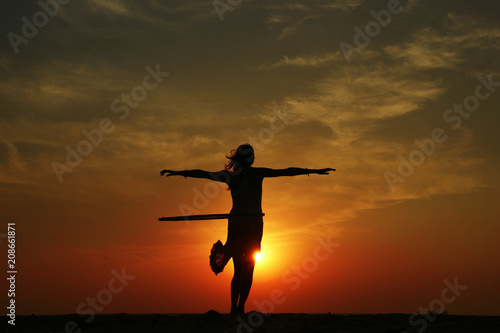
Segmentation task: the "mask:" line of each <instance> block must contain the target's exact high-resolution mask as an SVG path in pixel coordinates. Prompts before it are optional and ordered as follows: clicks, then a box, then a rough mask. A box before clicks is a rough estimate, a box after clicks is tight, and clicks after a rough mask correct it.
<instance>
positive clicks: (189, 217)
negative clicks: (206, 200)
mask: <svg viewBox="0 0 500 333" xmlns="http://www.w3.org/2000/svg"><path fill="white" fill-rule="evenodd" d="M264 215H266V214H264V213H262V215H261V214H254V215H250V214H241V215H238V214H205V215H185V216H170V217H160V218H159V219H158V221H197V220H199V221H201V220H224V219H228V218H229V217H230V216H264Z"/></svg>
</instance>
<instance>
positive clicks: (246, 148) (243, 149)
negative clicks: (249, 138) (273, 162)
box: [226, 144, 255, 170]
mask: <svg viewBox="0 0 500 333" xmlns="http://www.w3.org/2000/svg"><path fill="white" fill-rule="evenodd" d="M226 157H227V158H228V159H229V162H228V163H227V164H226V170H236V169H238V168H240V167H242V168H245V167H249V166H251V165H252V164H253V161H254V160H255V153H254V151H253V147H252V146H251V145H249V144H242V145H240V146H239V147H238V148H237V149H235V150H231V155H230V156H226Z"/></svg>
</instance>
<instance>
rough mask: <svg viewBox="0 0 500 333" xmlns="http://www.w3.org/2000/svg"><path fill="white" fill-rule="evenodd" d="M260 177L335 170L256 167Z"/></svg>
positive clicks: (320, 173) (321, 173) (319, 173)
mask: <svg viewBox="0 0 500 333" xmlns="http://www.w3.org/2000/svg"><path fill="white" fill-rule="evenodd" d="M257 169H259V172H260V174H261V175H262V177H282V176H298V175H309V174H318V175H328V171H335V169H332V168H325V169H303V168H287V169H270V168H257Z"/></svg>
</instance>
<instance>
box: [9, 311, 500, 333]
mask: <svg viewBox="0 0 500 333" xmlns="http://www.w3.org/2000/svg"><path fill="white" fill-rule="evenodd" d="M427 318H428V319H425V317H420V316H419V317H416V318H412V319H413V321H412V323H410V322H409V319H410V315H409V314H361V315H335V314H272V315H264V314H261V313H258V312H251V313H248V314H246V315H245V316H244V317H240V318H231V317H230V316H229V315H227V314H220V313H218V312H216V311H213V310H211V311H208V312H207V313H204V314H180V315H167V314H116V315H97V316H96V317H95V318H93V320H92V321H91V322H90V323H86V322H85V320H89V319H90V317H89V316H88V315H86V316H80V315H77V314H70V315H60V316H34V315H33V316H16V321H15V322H16V325H15V326H12V325H10V324H8V323H7V320H8V318H7V317H6V316H4V317H3V318H2V319H3V320H2V324H1V325H0V332H65V333H66V332H68V333H69V332H71V333H73V332H74V333H77V332H92V333H98V332H106V333H113V332H120V333H122V332H203V333H205V332H208V333H210V332H217V333H223V332H227V333H232V332H237V333H249V332H255V333H259V332H297V333H298V332H301V333H302V332H304V333H305V332H339V333H340V332H343V333H357V332H373V333H403V332H407V333H414V332H420V333H422V332H426V333H436V332H440V333H441V332H453V333H460V332H477V333H479V332H481V333H484V332H491V333H493V332H495V333H500V316H495V317H493V316H454V315H446V314H445V315H432V316H431V317H427ZM431 319H434V321H433V322H430V321H429V320H431Z"/></svg>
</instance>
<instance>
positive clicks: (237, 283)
mask: <svg viewBox="0 0 500 333" xmlns="http://www.w3.org/2000/svg"><path fill="white" fill-rule="evenodd" d="M226 157H227V158H228V159H229V162H228V163H227V164H226V166H225V170H222V171H219V172H208V171H203V170H185V171H173V170H163V171H161V173H160V174H161V175H162V176H163V175H164V174H167V176H184V177H192V178H206V179H210V180H214V181H219V182H224V183H226V184H227V185H228V186H229V189H230V190H231V197H232V199H233V207H232V209H231V212H230V216H229V221H228V228H227V240H226V243H225V244H224V245H222V243H221V242H220V241H218V242H217V243H215V244H214V246H213V248H212V251H211V255H210V266H211V268H212V270H213V271H214V273H215V274H218V273H220V272H221V271H222V270H223V269H224V266H225V265H226V264H227V262H228V261H229V259H231V258H233V264H234V276H233V279H232V281H231V312H230V313H231V315H239V314H244V313H245V302H246V300H247V298H248V294H249V293H250V288H251V286H252V280H253V271H254V266H255V259H254V255H255V253H256V252H260V243H261V240H262V231H263V220H262V215H263V214H262V206H261V202H262V181H263V179H264V178H266V177H281V176H297V175H309V174H318V175H327V174H328V171H335V169H331V168H326V169H302V168H287V169H269V168H254V167H252V164H253V162H254V159H255V154H254V150H253V148H252V146H251V145H249V144H243V145H241V146H239V147H238V149H236V150H232V151H231V155H230V156H226Z"/></svg>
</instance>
